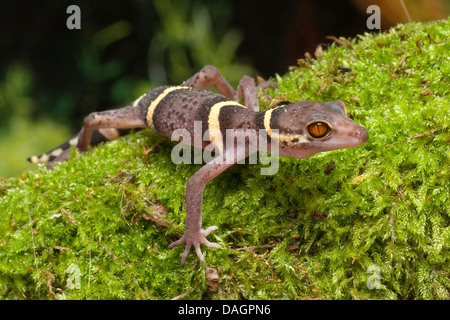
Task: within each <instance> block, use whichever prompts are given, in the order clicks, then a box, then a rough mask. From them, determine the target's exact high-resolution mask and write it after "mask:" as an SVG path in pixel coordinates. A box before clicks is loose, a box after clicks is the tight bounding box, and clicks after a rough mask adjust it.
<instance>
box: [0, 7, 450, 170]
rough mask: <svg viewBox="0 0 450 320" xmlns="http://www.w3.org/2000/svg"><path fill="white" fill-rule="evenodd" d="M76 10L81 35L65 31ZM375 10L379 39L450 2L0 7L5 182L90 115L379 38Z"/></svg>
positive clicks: (437, 13)
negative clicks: (183, 85) (370, 10)
mask: <svg viewBox="0 0 450 320" xmlns="http://www.w3.org/2000/svg"><path fill="white" fill-rule="evenodd" d="M72 4H76V5H78V6H79V7H80V9H81V30H69V29H68V28H67V27H66V20H67V19H68V17H69V15H70V14H67V13H66V9H67V7H68V6H69V5H72ZM370 4H377V5H378V6H379V7H380V9H381V22H382V25H381V26H382V29H381V30H385V29H388V28H389V27H391V26H393V25H395V24H397V23H404V22H408V20H411V21H427V20H436V19H443V18H446V17H447V16H448V12H449V11H448V10H449V7H450V6H449V1H447V0H426V1H425V0H423V1H422V0H404V4H405V6H406V8H407V9H406V10H405V9H404V8H403V7H402V4H401V1H400V0H384V1H382V0H377V1H366V0H341V1H333V0H322V1H313V0H297V1H295V0H278V1H270V2H263V1H238V0H228V1H226V0H217V1H201V0H181V1H180V0H156V1H144V0H132V1H54V0H53V1H45V0H37V1H22V0H18V1H8V2H5V1H2V2H1V4H0V23H1V28H0V39H1V51H0V153H1V158H2V159H1V160H0V176H8V175H13V174H17V173H19V172H20V171H21V170H22V169H23V167H24V165H25V162H24V160H18V158H16V157H15V156H13V154H16V155H17V156H20V157H21V158H20V159H22V158H23V159H25V158H26V156H29V155H31V154H26V155H25V153H27V152H29V153H34V152H38V153H42V152H45V151H47V150H46V149H41V148H44V147H47V145H46V142H48V144H49V146H48V147H50V143H54V141H60V142H62V141H64V139H66V138H68V136H69V135H70V134H71V133H72V134H73V133H75V132H77V131H78V130H79V128H80V124H81V122H82V118H83V117H84V116H85V115H87V114H88V113H89V112H92V111H97V110H106V109H111V108H114V107H119V106H123V105H125V104H127V103H129V102H130V101H132V100H134V98H136V97H137V96H139V95H141V94H142V93H143V92H146V91H148V90H150V89H151V88H153V87H155V86H158V85H162V84H177V83H180V82H181V81H183V80H185V79H187V78H188V77H189V76H190V75H192V74H193V73H195V72H196V71H198V70H199V69H200V68H201V67H202V66H203V65H205V64H214V65H216V66H217V67H219V69H220V70H221V71H222V73H223V74H224V75H225V77H226V78H228V79H229V80H230V82H231V83H232V84H233V85H236V84H237V81H238V79H239V78H240V77H241V76H242V75H243V74H249V75H251V76H256V75H260V76H263V77H266V78H268V77H271V76H274V75H275V74H276V73H278V74H284V73H286V72H287V71H288V68H289V66H292V65H296V63H297V59H298V58H301V57H303V56H304V53H305V52H306V51H308V52H311V53H313V52H314V50H315V48H316V47H317V45H318V44H322V45H323V46H324V48H326V47H327V46H328V45H329V44H330V43H331V40H327V39H326V38H325V37H326V36H328V35H333V36H336V37H340V36H344V37H355V36H356V35H358V34H362V33H364V32H379V30H368V28H367V26H366V21H367V19H368V17H369V16H370V14H367V13H366V9H367V7H368V6H369V5H370ZM28 137H29V138H28ZM31 137H34V139H32V138H31ZM58 144H59V142H58ZM19 146H22V148H20V147H19ZM51 147H54V145H52V146H51ZM19 149H23V150H21V151H20V150H19ZM8 157H9V158H11V159H9V160H7V158H8ZM2 161H3V163H2ZM22 161H23V163H22ZM7 162H10V163H13V164H7ZM19 162H20V163H19Z"/></svg>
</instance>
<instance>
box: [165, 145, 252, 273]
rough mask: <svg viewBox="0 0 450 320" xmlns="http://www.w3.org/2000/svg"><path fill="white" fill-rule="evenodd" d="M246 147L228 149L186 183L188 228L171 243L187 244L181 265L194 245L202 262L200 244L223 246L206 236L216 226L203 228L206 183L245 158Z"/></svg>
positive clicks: (170, 247)
mask: <svg viewBox="0 0 450 320" xmlns="http://www.w3.org/2000/svg"><path fill="white" fill-rule="evenodd" d="M246 156H247V154H246V153H245V147H244V146H240V147H238V148H237V149H236V150H228V151H225V152H224V153H223V154H221V155H219V156H218V157H217V158H215V159H214V160H212V161H211V162H209V163H207V164H206V165H204V166H203V167H201V168H200V170H198V171H197V172H196V173H195V174H194V175H193V176H192V177H191V178H190V179H189V180H188V182H187V184H186V229H185V231H184V234H183V236H182V237H181V238H180V239H179V240H177V241H175V242H173V243H171V244H170V245H169V249H173V248H175V247H177V246H180V245H183V244H185V245H186V248H185V250H184V252H183V255H182V256H181V266H182V267H183V266H184V264H185V263H186V259H187V256H188V254H189V252H190V250H191V248H192V247H194V249H195V252H196V254H197V256H198V258H199V259H200V261H201V262H203V263H204V262H205V258H204V257H203V254H202V251H201V249H200V244H204V245H206V246H207V247H210V248H221V246H220V245H219V244H217V243H213V242H209V241H208V240H206V237H207V236H208V235H209V234H210V233H211V232H213V231H215V230H217V229H218V228H217V227H216V226H211V227H209V228H207V229H206V230H204V229H202V198H203V190H204V188H205V185H206V184H207V183H208V182H209V181H211V180H212V179H214V178H215V177H217V176H218V175H219V174H221V173H222V172H223V171H225V170H226V169H227V168H228V167H230V166H232V165H233V164H235V163H237V162H238V161H239V160H241V159H243V158H245V157H246Z"/></svg>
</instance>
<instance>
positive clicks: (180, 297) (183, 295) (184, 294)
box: [170, 292, 188, 300]
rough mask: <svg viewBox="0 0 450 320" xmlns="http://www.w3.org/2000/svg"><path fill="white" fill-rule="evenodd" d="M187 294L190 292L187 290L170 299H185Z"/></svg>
mask: <svg viewBox="0 0 450 320" xmlns="http://www.w3.org/2000/svg"><path fill="white" fill-rule="evenodd" d="M187 294H188V293H187V292H185V293H182V294H180V295H178V296H176V297H173V298H172V299H170V300H181V299H183V298H184V297H186V296H187Z"/></svg>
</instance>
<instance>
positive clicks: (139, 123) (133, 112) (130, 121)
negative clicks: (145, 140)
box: [77, 106, 147, 152]
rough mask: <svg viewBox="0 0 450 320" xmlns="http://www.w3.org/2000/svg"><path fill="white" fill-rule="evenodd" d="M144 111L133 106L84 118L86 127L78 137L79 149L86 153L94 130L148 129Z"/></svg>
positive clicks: (84, 126)
mask: <svg viewBox="0 0 450 320" xmlns="http://www.w3.org/2000/svg"><path fill="white" fill-rule="evenodd" d="M146 127H147V124H146V122H145V119H144V114H143V110H142V109H141V108H136V107H133V106H129V107H124V108H121V109H114V110H108V111H103V112H93V113H91V114H89V115H88V116H87V117H86V118H84V125H83V128H82V129H81V131H80V133H79V135H78V143H77V149H78V151H80V152H85V151H86V150H87V148H88V147H89V145H90V141H91V138H92V134H93V132H94V130H101V129H107V128H115V129H139V128H146Z"/></svg>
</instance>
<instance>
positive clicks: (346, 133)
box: [264, 100, 369, 159]
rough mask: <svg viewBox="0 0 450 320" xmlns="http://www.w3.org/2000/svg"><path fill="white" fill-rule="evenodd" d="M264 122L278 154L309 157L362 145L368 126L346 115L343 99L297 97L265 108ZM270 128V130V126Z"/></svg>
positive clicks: (366, 138)
mask: <svg viewBox="0 0 450 320" xmlns="http://www.w3.org/2000/svg"><path fill="white" fill-rule="evenodd" d="M264 120H265V121H264V125H265V127H266V131H267V132H268V134H269V136H270V137H271V139H275V140H278V143H279V154H280V155H283V156H287V157H293V158H300V159H302V158H308V157H310V156H312V155H313V154H316V153H318V152H323V151H330V150H336V149H345V148H351V147H356V146H360V145H363V144H364V143H366V142H367V140H368V139H369V135H368V133H367V130H366V129H365V128H364V127H362V126H360V125H358V124H357V123H356V122H354V121H353V120H352V119H350V118H349V117H348V116H347V109H346V107H345V104H344V102H342V101H339V100H338V101H332V102H318V101H297V102H294V103H290V104H288V105H287V106H285V107H281V108H278V109H273V110H272V111H268V112H266V117H265V119H264ZM268 128H269V130H268Z"/></svg>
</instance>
